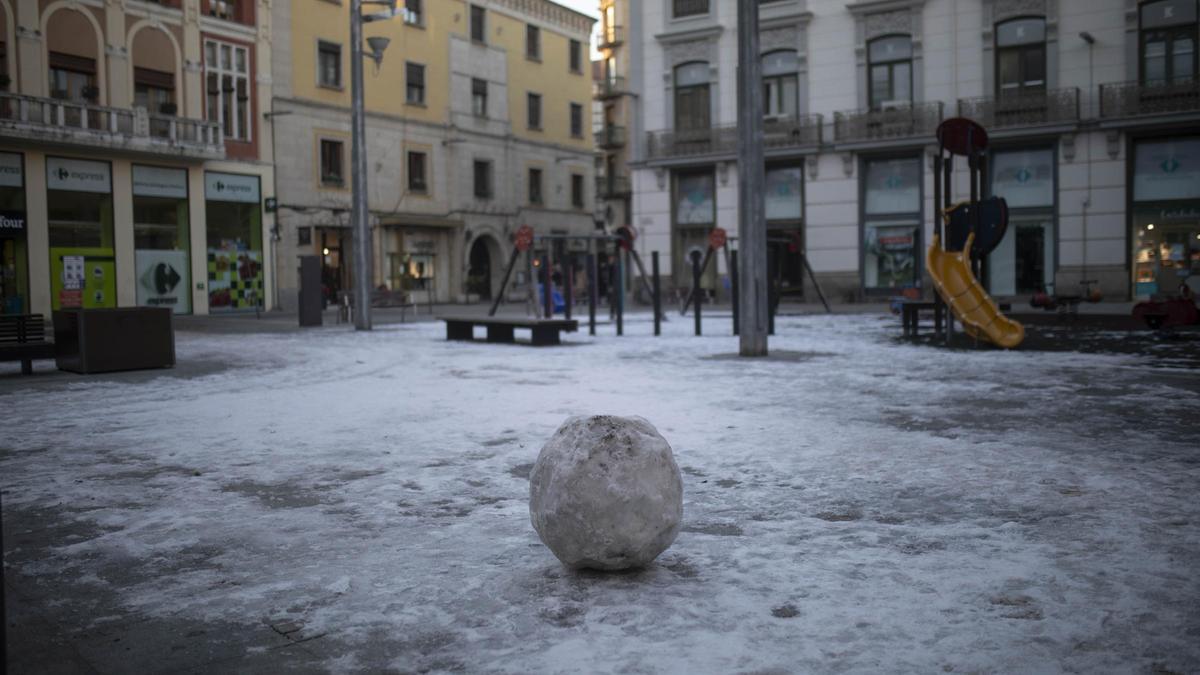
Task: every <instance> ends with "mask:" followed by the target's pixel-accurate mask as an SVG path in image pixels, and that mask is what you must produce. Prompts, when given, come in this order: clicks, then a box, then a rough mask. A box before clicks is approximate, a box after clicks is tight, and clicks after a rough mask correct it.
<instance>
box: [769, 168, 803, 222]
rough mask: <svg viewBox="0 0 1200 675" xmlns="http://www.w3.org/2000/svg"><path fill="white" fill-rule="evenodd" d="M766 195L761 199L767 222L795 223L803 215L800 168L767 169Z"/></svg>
mask: <svg viewBox="0 0 1200 675" xmlns="http://www.w3.org/2000/svg"><path fill="white" fill-rule="evenodd" d="M766 179H767V182H766V194H765V195H764V197H763V202H764V207H765V209H766V216H767V220H787V221H797V220H800V218H801V216H802V215H803V204H802V200H801V198H800V191H801V187H800V183H801V182H802V181H803V175H802V172H801V170H800V167H798V166H796V167H786V168H779V169H767V172H766Z"/></svg>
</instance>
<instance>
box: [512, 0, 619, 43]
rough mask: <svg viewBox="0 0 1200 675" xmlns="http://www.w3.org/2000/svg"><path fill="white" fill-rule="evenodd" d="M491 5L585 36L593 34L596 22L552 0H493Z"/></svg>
mask: <svg viewBox="0 0 1200 675" xmlns="http://www.w3.org/2000/svg"><path fill="white" fill-rule="evenodd" d="M491 5H492V7H493V9H494V8H496V7H500V8H503V9H506V10H509V11H510V12H513V13H516V14H519V15H521V16H523V17H532V18H535V19H538V20H540V21H544V22H546V23H548V24H551V25H555V26H558V27H560V28H564V29H566V30H568V31H570V32H573V33H577V34H583V35H585V36H590V35H591V33H592V24H594V23H596V20H595V19H593V18H592V17H590V16H588V15H586V14H583V13H581V12H576V11H575V10H573V9H570V8H568V7H564V6H562V5H560V4H558V3H556V2H551V1H550V0H491Z"/></svg>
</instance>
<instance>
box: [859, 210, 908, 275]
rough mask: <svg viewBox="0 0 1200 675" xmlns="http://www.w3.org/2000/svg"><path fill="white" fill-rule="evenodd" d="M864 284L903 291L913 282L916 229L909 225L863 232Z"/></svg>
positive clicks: (871, 226)
mask: <svg viewBox="0 0 1200 675" xmlns="http://www.w3.org/2000/svg"><path fill="white" fill-rule="evenodd" d="M864 248H865V258H866V260H865V269H864V277H865V278H864V280H863V281H864V284H865V285H866V287H867V288H905V287H908V286H913V285H915V284H916V281H917V228H916V227H913V226H910V225H902V226H896V227H883V226H875V225H869V226H867V229H866V240H865V242H864Z"/></svg>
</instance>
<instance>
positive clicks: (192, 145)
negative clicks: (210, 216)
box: [0, 92, 225, 159]
mask: <svg viewBox="0 0 1200 675" xmlns="http://www.w3.org/2000/svg"><path fill="white" fill-rule="evenodd" d="M0 138H16V139H21V140H27V141H37V142H40V143H47V144H57V145H75V146H86V147H92V148H103V149H107V150H118V151H121V152H131V153H138V154H146V155H155V156H159V157H177V158H189V159H221V158H223V157H224V156H225V143H224V139H223V138H222V137H221V128H220V125H219V124H217V123H216V122H209V121H206V120H194V119H187V118H184V117H175V116H172V115H157V114H151V113H149V112H148V111H147V110H146V109H145V108H110V107H107V106H100V105H93V104H91V103H78V102H75V101H64V100H60V99H54V98H43V97H40V96H25V95H22V94H12V93H9V92H0Z"/></svg>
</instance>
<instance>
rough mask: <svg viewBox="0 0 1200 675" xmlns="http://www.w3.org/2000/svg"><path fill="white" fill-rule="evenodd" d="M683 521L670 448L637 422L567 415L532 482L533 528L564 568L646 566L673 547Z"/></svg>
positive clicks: (651, 428) (646, 425)
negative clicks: (681, 520) (680, 523)
mask: <svg viewBox="0 0 1200 675" xmlns="http://www.w3.org/2000/svg"><path fill="white" fill-rule="evenodd" d="M682 515H683V481H682V479H681V478H680V475H679V467H678V466H677V465H676V464H675V457H674V456H673V455H672V454H671V446H670V445H669V444H667V440H666V439H665V438H663V437H662V435H660V434H659V433H658V430H657V429H655V428H654V425H652V424H650V423H649V422H647V421H646V420H644V419H642V418H641V417H615V416H612V415H595V416H591V417H585V416H576V417H571V418H570V419H568V420H567V421H566V422H564V423H563V425H562V426H560V427H559V428H558V431H556V432H554V436H552V437H551V438H550V440H549V441H548V442H547V443H546V445H545V447H543V448H542V452H541V453H540V454H539V455H538V459H537V463H536V464H534V466H533V473H532V474H531V476H530V486H529V517H530V520H532V521H533V528H534V529H535V530H537V533H538V535H539V536H540V537H541V538H542V541H543V542H544V543H545V544H546V546H548V547H550V550H551V551H553V552H554V555H556V556H558V559H559V560H561V561H562V562H563V564H564V565H567V566H568V567H574V568H591V569H599V570H621V569H626V568H630V567H641V566H643V565H646V564H647V563H649V562H650V561H652V560H654V559H655V558H656V557H657V556H658V554H659V553H662V552H663V551H665V550H667V547H668V546H670V545H671V543H672V542H674V541H675V536H676V535H677V534H679V522H680V519H681V518H682Z"/></svg>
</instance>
